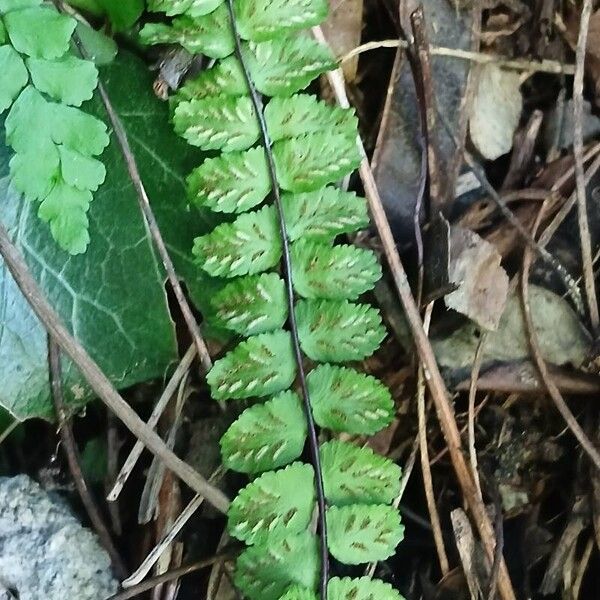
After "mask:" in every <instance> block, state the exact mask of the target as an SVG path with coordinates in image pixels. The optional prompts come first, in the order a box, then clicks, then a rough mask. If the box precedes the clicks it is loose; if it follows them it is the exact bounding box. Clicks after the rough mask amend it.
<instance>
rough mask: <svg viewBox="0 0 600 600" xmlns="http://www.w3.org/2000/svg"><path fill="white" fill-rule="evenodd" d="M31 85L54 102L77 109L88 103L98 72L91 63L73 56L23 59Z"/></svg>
mask: <svg viewBox="0 0 600 600" xmlns="http://www.w3.org/2000/svg"><path fill="white" fill-rule="evenodd" d="M27 67H28V69H29V72H30V73H31V80H32V81H33V85H34V86H35V87H36V88H37V89H38V90H39V91H40V92H44V93H45V94H48V95H49V96H50V97H51V98H53V99H54V100H58V101H59V102H63V103H64V104H71V105H73V106H80V105H81V103H82V102H84V101H85V100H89V99H90V98H91V97H92V96H93V94H94V90H95V89H96V84H97V83H98V69H96V67H95V65H94V63H93V62H91V61H89V60H81V59H80V58H77V57H75V56H70V55H68V56H64V57H62V58H60V59H55V60H46V59H43V58H29V59H27Z"/></svg>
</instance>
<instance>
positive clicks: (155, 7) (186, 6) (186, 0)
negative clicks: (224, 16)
mask: <svg viewBox="0 0 600 600" xmlns="http://www.w3.org/2000/svg"><path fill="white" fill-rule="evenodd" d="M222 3H223V0H148V10H151V11H152V12H164V13H166V15H167V16H169V17H173V16H175V15H181V14H183V13H187V14H188V15H190V16H191V17H200V16H202V15H207V14H208V13H211V12H212V11H213V10H215V8H217V7H218V6H220V5H221V4H222Z"/></svg>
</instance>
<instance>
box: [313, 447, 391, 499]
mask: <svg viewBox="0 0 600 600" xmlns="http://www.w3.org/2000/svg"><path fill="white" fill-rule="evenodd" d="M319 452H320V455H321V467H322V469H323V485H324V486H325V496H326V498H327V502H328V503H329V504H332V505H336V506H345V505H347V504H389V503H390V502H392V501H393V500H394V499H395V498H396V497H397V496H398V495H399V493H400V478H401V476H402V469H401V468H400V467H399V466H398V465H396V464H395V463H393V462H392V461H391V460H389V459H387V458H385V457H383V456H380V455H379V454H375V453H374V452H373V451H372V450H371V449H370V448H360V447H358V446H355V445H354V444H350V443H348V442H341V441H338V440H332V441H330V442H325V443H324V444H322V445H321V447H320V449H319Z"/></svg>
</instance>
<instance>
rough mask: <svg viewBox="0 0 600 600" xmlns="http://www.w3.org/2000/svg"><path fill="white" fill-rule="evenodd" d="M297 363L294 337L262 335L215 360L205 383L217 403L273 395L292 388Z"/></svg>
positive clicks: (281, 333) (283, 333)
mask: <svg viewBox="0 0 600 600" xmlns="http://www.w3.org/2000/svg"><path fill="white" fill-rule="evenodd" d="M295 376H296V361H295V358H294V352H293V349H292V338H291V335H290V334H289V333H288V332H286V331H276V332H274V333H262V334H260V335H256V336H253V337H250V338H248V339H247V340H246V341H244V342H241V343H240V344H238V345H237V347H236V348H234V349H233V350H231V351H230V352H228V353H227V354H226V355H225V356H224V357H223V358H221V359H220V360H218V361H216V362H215V364H214V365H213V368H212V369H211V370H210V371H209V373H208V375H207V377H206V380H207V381H208V384H209V385H210V388H211V392H212V396H213V398H215V400H225V399H227V398H233V399H241V398H250V397H252V396H259V397H260V396H270V395H271V394H276V393H277V392H280V391H282V390H285V389H287V388H288V387H290V385H292V382H293V381H294V378H295Z"/></svg>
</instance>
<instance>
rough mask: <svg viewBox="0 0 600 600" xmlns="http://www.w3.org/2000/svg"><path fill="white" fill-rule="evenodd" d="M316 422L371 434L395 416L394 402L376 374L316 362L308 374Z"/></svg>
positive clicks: (353, 431)
mask: <svg viewBox="0 0 600 600" xmlns="http://www.w3.org/2000/svg"><path fill="white" fill-rule="evenodd" d="M307 381H308V389H309V391H310V397H311V401H312V406H313V413H314V417H315V421H316V422H317V423H318V424H319V425H320V426H321V427H327V428H328V429H332V430H333V431H339V432H343V431H347V432H348V433H354V434H362V435H373V434H374V433H377V432H378V431H379V430H380V429H383V428H384V427H386V426H387V425H389V424H390V423H391V421H392V419H393V418H394V401H393V400H392V396H391V395H390V392H389V391H388V389H387V388H386V387H385V386H384V385H383V384H382V383H381V382H380V381H379V380H378V379H375V377H371V376H370V375H365V374H364V373H359V372H358V371H355V370H354V369H349V368H347V367H338V366H333V365H328V364H325V365H319V366H318V367H317V368H315V369H313V370H312V371H311V372H310V373H309V374H308V377H307Z"/></svg>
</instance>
